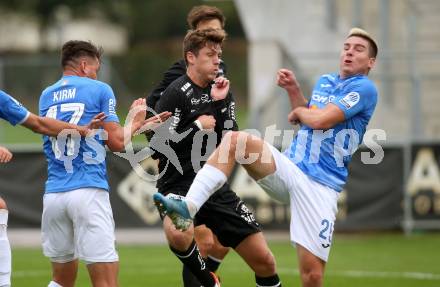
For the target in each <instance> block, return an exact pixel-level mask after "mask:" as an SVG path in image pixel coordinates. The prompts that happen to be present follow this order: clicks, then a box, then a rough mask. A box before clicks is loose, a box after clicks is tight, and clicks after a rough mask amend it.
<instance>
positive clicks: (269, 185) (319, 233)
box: [258, 143, 339, 261]
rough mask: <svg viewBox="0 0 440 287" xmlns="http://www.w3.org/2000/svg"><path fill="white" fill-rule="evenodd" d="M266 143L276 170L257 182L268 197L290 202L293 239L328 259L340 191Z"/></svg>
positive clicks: (323, 258)
mask: <svg viewBox="0 0 440 287" xmlns="http://www.w3.org/2000/svg"><path fill="white" fill-rule="evenodd" d="M266 144H267V143H266ZM267 145H268V146H269V147H270V149H271V152H272V155H273V157H274V159H275V165H276V171H275V172H274V173H273V174H271V175H268V176H266V177H265V178H262V179H260V180H258V184H259V185H260V186H261V187H262V188H263V189H264V190H265V191H266V192H267V193H268V194H269V195H270V196H271V197H274V198H275V199H277V200H280V201H283V202H290V212H291V218H290V239H291V240H292V242H293V243H294V244H299V245H301V246H303V247H304V248H306V249H307V250H309V251H310V252H311V253H313V254H314V255H315V256H317V257H319V258H321V259H322V260H324V261H327V259H328V255H329V253H330V246H331V242H332V235H333V230H334V228H333V227H334V222H335V219H336V212H337V210H338V207H337V201H338V196H339V193H338V192H337V191H335V190H334V189H331V188H330V187H327V186H325V185H322V184H320V183H318V182H316V181H314V180H312V179H311V178H309V177H308V176H307V175H306V174H304V173H303V172H302V170H300V169H299V168H298V167H297V166H296V164H294V163H293V162H292V161H290V160H289V159H288V158H287V157H286V156H285V155H284V154H282V153H281V152H279V151H278V150H277V149H276V148H274V147H273V146H271V145H269V144H267Z"/></svg>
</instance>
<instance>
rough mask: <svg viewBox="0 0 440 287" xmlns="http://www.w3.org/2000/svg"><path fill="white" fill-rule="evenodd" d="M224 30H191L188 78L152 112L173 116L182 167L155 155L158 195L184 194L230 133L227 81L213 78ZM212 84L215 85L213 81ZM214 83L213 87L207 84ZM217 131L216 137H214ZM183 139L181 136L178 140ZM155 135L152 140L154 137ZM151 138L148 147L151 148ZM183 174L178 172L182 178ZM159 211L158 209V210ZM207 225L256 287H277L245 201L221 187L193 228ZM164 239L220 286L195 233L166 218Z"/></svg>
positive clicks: (207, 281)
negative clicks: (247, 271) (251, 276)
mask: <svg viewBox="0 0 440 287" xmlns="http://www.w3.org/2000/svg"><path fill="white" fill-rule="evenodd" d="M224 38H225V32H224V31H223V30H218V29H217V30H214V29H206V30H192V31H189V32H188V34H187V35H186V37H185V40H184V44H183V51H184V58H185V62H186V64H187V71H186V74H185V75H183V76H181V77H180V78H178V79H177V80H175V81H174V82H173V83H172V84H171V85H170V86H169V87H168V88H167V89H166V90H165V92H164V93H163V94H162V95H161V97H160V100H159V102H158V103H157V105H156V111H157V112H161V111H162V110H167V111H170V112H172V113H173V116H172V120H171V124H170V125H169V128H168V131H169V132H170V134H171V136H170V138H173V136H174V137H176V138H179V137H180V138H179V140H175V141H174V140H173V139H172V140H170V141H168V144H169V146H170V147H171V148H172V150H173V151H174V152H175V153H176V154H177V157H178V159H179V163H180V166H175V165H173V164H170V162H171V159H170V155H169V154H160V155H159V172H160V173H161V174H162V177H161V178H160V179H159V180H158V184H157V186H158V189H159V193H160V194H163V195H167V194H170V193H172V194H178V195H182V196H183V195H185V194H186V193H187V191H188V188H189V186H190V185H191V183H192V181H193V179H194V177H195V174H196V172H197V170H198V168H200V166H201V165H203V164H204V161H205V160H206V158H207V157H208V156H209V155H210V154H211V152H212V151H213V149H214V148H215V147H216V145H217V143H218V141H219V140H220V137H221V135H222V134H223V130H225V129H226V130H227V129H233V128H234V126H236V124H235V120H234V119H233V118H231V115H230V113H229V112H228V104H229V102H230V98H228V91H229V81H228V80H227V79H226V78H224V77H217V74H218V72H219V65H220V55H221V45H222V42H223V40H224ZM213 81H214V84H212V82H213ZM211 84H212V85H211ZM213 131H216V134H214V133H213ZM182 135H185V137H183V138H182V137H181V136H182ZM155 136H156V135H155ZM155 136H153V138H152V141H151V143H150V146H151V147H152V148H153V149H154V146H155V140H157V141H159V142H160V139H158V138H156V139H155ZM181 172H182V173H181ZM158 208H159V211H163V210H161V206H158ZM197 224H205V225H206V226H207V227H209V228H210V229H211V230H212V231H213V232H214V233H215V235H216V236H217V238H218V240H219V241H220V243H221V244H222V245H223V246H228V247H232V248H234V249H235V251H236V252H237V253H238V254H239V255H240V256H241V257H242V258H243V259H244V260H245V262H246V263H247V264H248V265H249V266H250V267H251V269H252V270H253V271H254V272H255V278H256V284H257V286H281V283H280V281H279V278H278V275H277V273H276V267H275V259H274V257H273V255H272V253H271V251H270V250H269V248H268V246H267V243H266V241H265V239H264V237H263V234H262V232H261V230H260V229H259V226H258V223H257V222H256V221H255V219H254V217H253V215H252V213H251V212H250V211H249V210H248V208H247V207H246V206H245V205H244V203H243V201H241V200H240V198H239V197H238V196H237V195H236V194H235V193H234V192H233V191H232V190H231V189H230V188H229V186H228V185H225V186H223V187H221V188H220V189H219V190H218V191H217V193H216V194H214V195H213V196H212V197H211V198H210V199H209V200H208V202H206V203H205V205H204V206H203V207H202V208H201V210H200V211H199V213H198V214H197V216H196V225H197ZM163 226H164V231H165V234H166V238H167V240H168V242H169V245H170V248H171V250H172V251H173V252H174V254H175V255H176V256H177V257H178V258H179V259H180V260H181V261H182V262H183V263H184V264H185V265H186V266H188V268H189V269H190V270H191V272H192V273H193V274H194V275H195V276H196V277H197V279H198V280H199V282H200V284H202V285H203V286H205V287H212V286H220V283H219V282H218V280H217V278H216V276H215V274H213V273H211V272H209V270H208V269H207V268H206V265H205V262H204V260H203V259H202V257H201V256H200V253H199V250H198V248H197V244H196V242H195V241H194V228H193V227H192V226H191V227H190V228H189V229H188V230H186V231H179V230H176V229H175V227H174V225H173V224H172V222H171V219H170V218H169V217H168V216H165V217H164V218H163Z"/></svg>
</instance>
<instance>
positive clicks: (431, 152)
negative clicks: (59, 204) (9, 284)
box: [0, 0, 440, 286]
mask: <svg viewBox="0 0 440 287" xmlns="http://www.w3.org/2000/svg"><path fill="white" fill-rule="evenodd" d="M202 4H204V5H212V6H217V7H219V8H220V9H221V10H222V11H223V12H224V14H225V16H226V18H227V20H226V27H225V29H226V31H227V33H228V39H227V41H226V43H225V46H224V48H223V59H224V61H225V62H226V64H227V67H228V74H227V76H228V78H229V79H230V80H231V83H232V84H231V85H232V92H233V94H234V96H235V99H236V101H237V114H238V120H239V125H240V128H241V129H245V128H256V129H258V130H259V131H260V132H261V133H262V135H263V136H264V131H265V129H266V128H267V127H268V126H271V125H276V128H278V129H280V130H282V131H283V132H282V134H281V136H280V137H278V138H276V141H275V144H276V146H277V147H279V148H285V147H286V145H287V144H288V143H289V139H290V138H291V137H292V136H293V133H292V127H291V126H289V124H288V122H287V120H286V117H287V114H288V112H289V103H288V100H287V97H286V95H285V94H284V92H283V90H282V89H280V88H279V87H277V86H276V85H275V74H276V71H277V70H278V69H279V68H281V67H287V68H290V69H293V70H294V71H295V73H296V76H297V78H298V79H299V81H300V83H301V86H302V89H303V92H304V94H305V95H306V97H309V96H310V92H311V89H312V87H313V85H314V83H315V81H316V80H317V78H318V76H319V75H321V74H324V73H334V72H338V57H339V52H340V49H341V48H342V42H343V40H344V39H345V37H346V35H347V33H348V31H349V29H350V28H351V27H355V26H356V27H361V28H364V29H366V30H367V31H369V32H370V33H371V34H372V36H373V37H374V38H375V39H376V41H377V42H378V45H379V55H378V59H377V62H376V67H375V68H374V69H373V71H372V72H371V73H370V78H371V79H372V80H373V81H374V82H375V83H376V84H377V87H378V90H379V102H378V105H377V108H376V111H375V114H374V116H373V118H372V120H371V122H370V125H369V129H370V132H372V134H376V135H383V134H385V135H386V136H385V137H383V136H382V137H381V136H379V137H378V136H372V137H371V138H372V139H373V141H375V142H376V143H377V145H376V146H374V147H371V145H370V146H368V145H363V146H362V147H361V149H360V150H359V151H358V152H356V153H355V155H354V159H353V162H352V164H351V165H350V177H349V181H348V183H347V186H346V188H345V190H344V192H343V193H342V194H341V196H340V202H339V214H338V222H337V224H336V230H337V231H338V233H339V235H337V236H336V238H337V237H338V236H341V238H342V239H341V242H343V244H340V245H339V246H338V245H336V246H335V248H334V249H335V250H336V251H335V253H336V255H335V256H334V257H338V256H339V258H342V257H344V258H345V257H348V258H350V257H352V256H353V254H357V256H359V257H358V259H359V260H358V263H359V261H362V260H364V259H365V262H364V263H365V264H364V265H362V266H353V265H352V264H353V262H352V261H351V262H350V261H347V262H343V261H342V262H341V261H338V259H334V260H335V261H336V264H335V265H333V266H336V267H332V265H331V263H330V267H329V268H330V271H329V274H330V275H329V277H330V281H329V283H330V284H329V286H372V285H376V286H415V285H416V284H417V286H440V268H439V267H438V264H435V263H432V262H434V261H435V258H437V257H438V256H440V248H439V247H438V242H439V240H440V236H439V234H438V233H437V231H438V230H439V229H440V168H439V164H440V112H439V106H440V97H439V96H438V91H439V90H440V29H439V28H438V27H440V17H439V15H440V1H437V0H421V1H417V0H369V1H367V0H308V1H305V0H234V1H227V0H224V1H223V0H218V1H216V0H211V1H208V0H206V1H196V0H186V1H181V0H144V1H141V0H124V1H116V0H89V1H88V0H82V1H74V0H64V1H53V0H10V1H0V39H1V40H0V89H2V90H4V91H6V92H7V93H9V94H11V95H12V96H14V97H15V98H16V99H18V100H19V101H21V102H22V103H23V104H24V105H25V106H26V107H28V108H29V109H30V110H31V111H32V112H34V113H37V112H38V99H39V96H40V94H41V91H42V90H43V89H44V88H45V87H46V86H48V85H50V84H52V83H53V82H55V81H57V80H58V79H59V77H60V76H61V67H60V48H61V46H62V44H63V43H64V42H66V41H68V40H70V39H81V40H91V41H92V42H94V43H95V44H97V45H101V46H102V47H103V48H104V51H105V54H104V55H105V57H104V59H103V65H102V67H101V72H100V75H99V77H100V80H102V81H105V82H107V83H109V84H110V85H111V86H112V87H113V89H114V92H115V95H116V97H117V99H118V105H119V106H118V113H119V116H120V119H121V120H122V121H124V118H125V115H126V112H127V110H128V107H129V105H130V104H131V102H132V101H133V100H134V99H135V98H138V97H145V96H147V95H148V93H149V92H150V91H151V90H152V88H153V87H154V86H155V84H157V83H158V82H159V81H160V80H161V78H162V75H163V72H164V71H166V69H167V68H169V67H170V65H171V64H172V63H174V62H175V61H176V60H178V59H180V58H181V57H182V52H181V43H182V40H183V37H184V35H185V33H186V30H187V29H188V27H187V24H186V16H187V13H188V12H189V10H190V9H191V8H192V7H193V6H195V5H202ZM377 130H381V131H384V132H383V133H381V132H375V131H377ZM135 142H136V143H137V148H139V149H140V148H143V147H145V146H146V142H145V140H144V138H143V137H137V138H136V139H135ZM41 143H42V141H41V137H40V136H39V135H35V134H33V133H32V132H29V131H28V130H26V129H24V128H21V127H11V126H10V125H9V124H7V123H5V122H1V123H0V144H1V145H5V146H7V147H8V148H10V149H11V150H12V151H13V152H14V159H13V161H12V162H11V163H9V164H7V165H2V166H0V186H2V189H1V195H2V197H4V198H5V199H6V201H7V202H8V206H9V209H10V228H9V230H10V231H11V234H12V236H15V237H13V240H11V243H12V244H13V245H15V246H17V249H15V250H16V251H15V252H17V254H20V252H22V253H23V254H25V253H26V252H28V250H26V249H24V250H22V249H20V248H21V246H27V245H28V244H29V245H31V246H39V237H38V236H39V235H38V232H39V229H38V228H39V226H40V218H41V207H42V206H41V196H42V194H43V190H44V182H45V179H46V162H45V159H44V156H43V155H42V148H41ZM381 150H383V153H384V157H383V159H382V160H380V161H379V162H376V163H375V164H365V163H363V161H362V157H364V156H370V157H373V156H374V155H375V154H380V151H381ZM107 161H108V171H109V180H110V184H111V188H112V192H111V200H112V205H113V211H114V217H115V221H116V226H117V228H118V236H119V237H118V240H119V241H120V242H123V243H125V244H128V246H131V245H132V244H143V243H146V242H150V241H151V242H150V243H152V244H154V243H158V244H163V242H164V241H163V237H162V236H161V231H160V230H159V229H158V227H159V226H160V224H161V222H160V219H159V216H158V214H157V212H156V210H155V208H154V206H153V205H152V201H151V195H152V194H153V193H154V192H155V191H156V189H155V183H154V182H151V181H146V180H144V179H142V178H141V177H140V176H139V171H138V172H136V171H135V170H133V168H132V167H131V166H130V164H129V163H128V162H127V161H126V160H124V159H122V158H120V157H118V156H116V155H114V154H111V153H109V154H108V157H107ZM142 167H143V170H146V171H148V172H150V173H152V172H154V170H155V163H154V162H153V161H152V160H150V159H146V160H145V161H144V162H143V163H142ZM232 184H233V188H234V190H235V191H236V192H237V193H238V194H239V195H240V196H241V197H242V198H244V199H245V200H246V202H248V203H249V206H251V207H252V209H253V210H254V212H255V215H256V217H257V220H259V221H260V222H261V223H262V224H263V227H264V229H265V230H267V231H270V232H269V236H271V235H272V237H270V238H271V239H273V242H278V241H280V242H282V244H285V245H288V243H287V242H288V234H287V230H288V227H289V218H290V215H289V207H286V206H284V205H281V204H278V203H275V202H274V201H272V200H270V199H269V198H268V197H267V195H266V194H265V193H264V192H263V191H262V190H261V189H260V188H259V187H258V186H257V185H256V184H255V183H254V182H253V181H252V180H250V179H249V178H248V177H247V175H246V173H245V172H244V171H243V170H241V169H237V170H236V172H235V174H234V177H233V179H232ZM14 230H15V231H16V233H14ZM124 231H125V233H124ZM29 232H30V233H29ZM130 232H132V233H130ZM27 234H33V236H28V235H27ZM28 239H29V241H28ZM336 240H337V239H336ZM389 241H392V242H393V243H394V244H395V246H399V247H396V250H392V248H391V253H389V254H388V253H386V252H388V251H389V250H390V248H389V245H388V244H386V242H389ZM271 242H272V241H271ZM274 244H275V243H274ZM420 245H423V248H424V249H417V248H416V247H417V246H420ZM283 246H284V245H283ZM344 246H345V248H347V247H346V246H349V247H348V249H344ZM369 246H371V248H370V247H369ZM130 248H131V247H128V251H124V249H122V250H123V251H122V252H126V253H130V252H132V251H131V249H130ZM283 248H284V247H283ZM289 248H290V247H289ZM350 248H353V249H350ZM376 248H377V249H376ZM381 248H382V249H381ZM286 250H288V251H284V249H282V248H281V249H279V254H280V255H279V256H280V257H281V256H283V255H285V254H287V255H288V256H289V258H290V259H292V260H290V259H286V261H285V262H286V264H285V265H282V266H281V267H282V268H285V269H288V270H289V271H286V274H287V275H286V276H287V278H290V277H292V278H293V279H292V281H288V282H296V283H295V284H299V283H298V282H299V281H298V280H299V279H298V273H297V272H296V273H295V271H292V270H294V269H289V268H290V267H291V266H295V263H294V262H293V261H294V260H293V259H294V255H293V252H294V251H292V250H291V249H286ZM409 250H411V252H410V251H409ZM32 252H35V254H36V255H35V257H37V258H39V259H38V260H41V261H42V262H45V261H44V258H40V257H41V254H40V253H41V252H40V253H38V250H35V249H33V251H32ZM148 252H150V251H148ZM332 252H333V251H332ZM357 252H359V253H357ZM377 252H381V253H383V255H382V256H381V257H379V258H381V259H380V260H383V262H382V265H380V264H379V265H380V266H379V265H377V264H378V262H377V261H378V260H377V257H375V256H377ZM392 252H395V253H392ZM402 252H403V253H405V252H407V253H406V254H407V255H401V254H402ZM291 253H292V254H291ZM37 254H38V255H37ZM399 254H400V255H399ZM417 254H418V255H417ZM275 255H276V257H277V254H275ZM369 256H371V258H369ZM355 257H356V256H355ZM121 258H122V256H121ZM18 260H19V259H18ZM169 260H174V259H172V258H171V257H170V259H169ZM234 260H235V259H234ZM283 260H284V259H281V262H284V261H283ZM331 260H333V258H332V257H331ZM339 260H340V259H339ZM370 260H371V261H370ZM387 260H390V261H387ZM399 260H400V264H397V263H396V261H399ZM431 260H432V262H431ZM23 262H25V260H23ZM330 262H332V261H330ZM17 264H20V263H17ZM23 264H25V265H24V267H23V266H21V265H20V267H18V268H19V269H20V268H21V269H20V270H22V271H23V274H24V275H16V277H15V279H14V280H16V281H15V282H16V283H17V282H19V284H18V285H16V286H34V285H27V284H29V283H22V282H27V281H26V278H28V277H29V276H31V275H29V274H32V272H31V273H29V272H28V273H26V272H27V271H26V270H27V267H26V266H27V265H26V263H23ZM234 264H242V263H235V261H234ZM344 264H346V265H344ZM375 266H377V268H375ZM138 267H139V266H137V267H136V266H135V267H133V266H131V267H130V268H132V269H136V268H138ZM332 268H334V269H332ZM351 268H358V269H359V270H361V271H360V272H361V273H356V272H358V271H359V270H357V269H356V270H355V271H356V272H354V273H353V272H352V273H350V271H353V270H352V269H351ZM37 269H38V268H37ZM44 270H45V271H44V272H43V271H42V274H40V275H41V276H40V275H38V276H40V277H43V278H44V276H47V275H48V272H47V271H48V269H47V270H46V269H44ZM121 270H122V271H121V272H123V271H124V268H123V267H121ZM136 270H137V269H136ZM176 270H177V271H176V273H178V268H177V269H176ZM139 272H140V271H139ZM225 272H226V271H225ZM228 272H232V273H233V270H232V269H231V270H229V271H228ZM338 272H339V273H338ZM362 272H364V273H362ZM368 272H370V273H368ZM375 272H376V273H375ZM381 272H382V273H381ZM18 274H20V273H18ZM228 274H229V273H228ZM356 274H357V275H356ZM38 276H36V277H38ZM121 276H122V278H123V280H128V279H124V278H129V277H130V274H125V275H124V273H122V274H121ZM124 276H126V277H124ZM148 276H152V275H151V274H150V275H148ZM176 276H177V277H178V275H176ZM231 276H233V275H231ZM289 276H290V277H289ZM31 277H32V276H31ZM347 278H349V279H347ZM20 280H23V281H20ZM158 280H159V281H158V282H161V281H160V279H158ZM237 280H238V279H237ZM287 280H290V279H287ZM353 280H354V281H353ZM356 280H358V281H356ZM42 282H45V281H42ZM84 282H87V281H84ZM123 282H128V281H123ZM165 282H166V281H165ZM176 282H178V281H176ZM232 282H235V281H233V280H232ZM251 282H252V280H250V281H249V282H247V283H246V284H247V285H246V284H244V283H243V284H238V283H237V284H238V285H234V284H230V285H226V284H225V286H252V283H251ZM344 282H350V284H347V283H344ZM20 284H21V285H20ZM84 284H85V285H84V286H86V283H84ZM136 284H137V283H133V282H131V283H126V285H124V286H144V285H142V283H138V284H139V285H136ZM158 284H159V283H158ZM161 284H162V283H161ZM173 284H174V283H170V285H169V286H177V285H173ZM176 284H177V283H176ZM292 284H293V283H292ZM344 284H347V285H344ZM405 284H406V285H405ZM156 286H159V285H156ZM160 286H166V285H163V284H162V285H160ZM167 286H168V285H167Z"/></svg>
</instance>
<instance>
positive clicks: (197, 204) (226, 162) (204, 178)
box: [154, 131, 276, 230]
mask: <svg viewBox="0 0 440 287" xmlns="http://www.w3.org/2000/svg"><path fill="white" fill-rule="evenodd" d="M235 162H238V163H240V164H241V165H242V166H243V167H244V168H245V169H246V170H247V172H248V174H249V175H250V176H251V177H252V178H253V179H255V180H258V179H261V178H263V177H265V176H267V175H270V174H273V173H274V172H275V170H276V166H275V163H274V160H273V156H272V153H271V151H270V148H269V146H268V145H267V144H265V143H264V141H263V140H262V139H260V138H258V137H255V136H252V135H250V134H248V133H245V132H236V131H234V132H229V133H228V134H226V135H225V136H224V138H223V140H222V142H221V143H220V145H219V146H218V147H217V149H216V150H215V151H214V153H213V154H212V155H211V156H210V157H209V159H208V161H207V163H206V164H205V165H204V166H203V168H202V169H201V170H200V171H199V172H198V173H197V175H196V177H195V179H194V182H193V184H192V185H191V187H190V189H189V191H188V193H187V195H186V197H185V200H183V201H182V200H176V199H173V198H165V197H164V196H161V195H159V194H155V195H154V200H155V202H156V203H157V204H161V205H163V208H164V209H165V210H166V212H167V214H168V216H170V218H171V219H172V220H173V223H174V224H175V225H176V227H177V228H178V229H182V230H185V229H186V228H188V225H189V223H188V221H189V220H190V219H191V218H193V217H194V215H195V214H196V213H197V211H198V210H199V209H200V208H201V206H202V205H203V204H204V203H205V202H206V201H207V200H208V198H209V197H210V196H211V195H212V194H214V192H216V191H217V190H218V189H219V188H220V187H221V186H223V184H225V182H226V181H227V178H228V177H229V176H230V175H231V173H232V171H233V169H234V165H235Z"/></svg>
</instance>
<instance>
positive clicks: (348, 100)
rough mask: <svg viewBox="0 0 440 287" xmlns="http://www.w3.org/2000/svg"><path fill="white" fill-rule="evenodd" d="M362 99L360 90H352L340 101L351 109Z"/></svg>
mask: <svg viewBox="0 0 440 287" xmlns="http://www.w3.org/2000/svg"><path fill="white" fill-rule="evenodd" d="M360 99H361V96H360V95H359V93H358V92H351V93H348V94H347V95H345V97H343V98H342V99H340V100H339V102H340V103H341V104H343V105H344V107H346V108H347V109H351V108H352V107H354V106H355V105H357V103H359V100H360Z"/></svg>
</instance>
